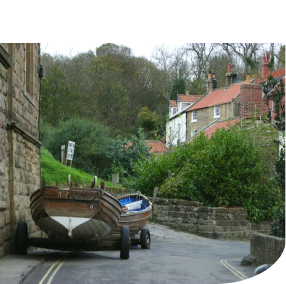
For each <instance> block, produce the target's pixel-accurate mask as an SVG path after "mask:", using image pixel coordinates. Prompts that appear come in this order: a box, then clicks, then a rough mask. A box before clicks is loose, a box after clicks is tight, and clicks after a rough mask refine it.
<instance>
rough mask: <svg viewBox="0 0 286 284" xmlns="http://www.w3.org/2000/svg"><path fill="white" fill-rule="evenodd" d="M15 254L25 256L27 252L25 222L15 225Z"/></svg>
mask: <svg viewBox="0 0 286 284" xmlns="http://www.w3.org/2000/svg"><path fill="white" fill-rule="evenodd" d="M15 248H16V253H17V254H20V255H26V254H27V250H28V226H27V223H26V222H19V223H18V224H17V229H16V235H15Z"/></svg>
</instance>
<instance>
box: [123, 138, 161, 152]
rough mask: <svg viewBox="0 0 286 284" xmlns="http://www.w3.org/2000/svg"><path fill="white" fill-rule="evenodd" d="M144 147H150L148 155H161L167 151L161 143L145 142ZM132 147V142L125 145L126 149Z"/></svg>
mask: <svg viewBox="0 0 286 284" xmlns="http://www.w3.org/2000/svg"><path fill="white" fill-rule="evenodd" d="M145 143H146V145H147V146H148V147H150V148H151V149H150V150H149V153H163V152H166V151H167V148H166V146H165V145H164V144H163V143H162V142H161V141H155V140H146V141H145ZM130 146H132V142H128V143H127V148H129V147H130Z"/></svg>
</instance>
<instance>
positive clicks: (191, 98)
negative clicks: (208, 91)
mask: <svg viewBox="0 0 286 284" xmlns="http://www.w3.org/2000/svg"><path fill="white" fill-rule="evenodd" d="M178 97H179V101H180V102H181V103H194V102H195V101H197V100H198V99H199V98H200V97H201V96H200V95H181V94H179V95H178Z"/></svg>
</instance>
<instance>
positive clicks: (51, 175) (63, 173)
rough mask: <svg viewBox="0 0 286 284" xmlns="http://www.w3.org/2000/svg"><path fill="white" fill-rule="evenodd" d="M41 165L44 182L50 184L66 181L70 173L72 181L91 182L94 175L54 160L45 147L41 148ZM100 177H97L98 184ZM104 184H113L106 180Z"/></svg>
mask: <svg viewBox="0 0 286 284" xmlns="http://www.w3.org/2000/svg"><path fill="white" fill-rule="evenodd" d="M41 166H42V177H43V178H44V179H45V184H46V185H50V184H51V183H54V182H55V183H56V184H59V183H68V175H71V180H72V181H77V182H78V181H82V182H87V183H90V185H91V183H92V181H93V179H94V176H92V175H89V174H87V173H85V172H83V171H81V170H77V169H75V168H70V167H69V166H65V165H63V164H62V163H60V162H58V161H56V160H55V158H54V157H53V155H52V154H51V153H50V152H49V151H48V150H46V149H45V148H42V149H41ZM101 181H102V180H101V179H99V178H98V179H97V184H98V185H99V184H100V182H101ZM105 185H106V186H113V184H112V183H111V182H106V183H105Z"/></svg>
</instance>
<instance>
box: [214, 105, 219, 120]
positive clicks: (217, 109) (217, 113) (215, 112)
mask: <svg viewBox="0 0 286 284" xmlns="http://www.w3.org/2000/svg"><path fill="white" fill-rule="evenodd" d="M217 117H220V106H215V107H214V118H217Z"/></svg>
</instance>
